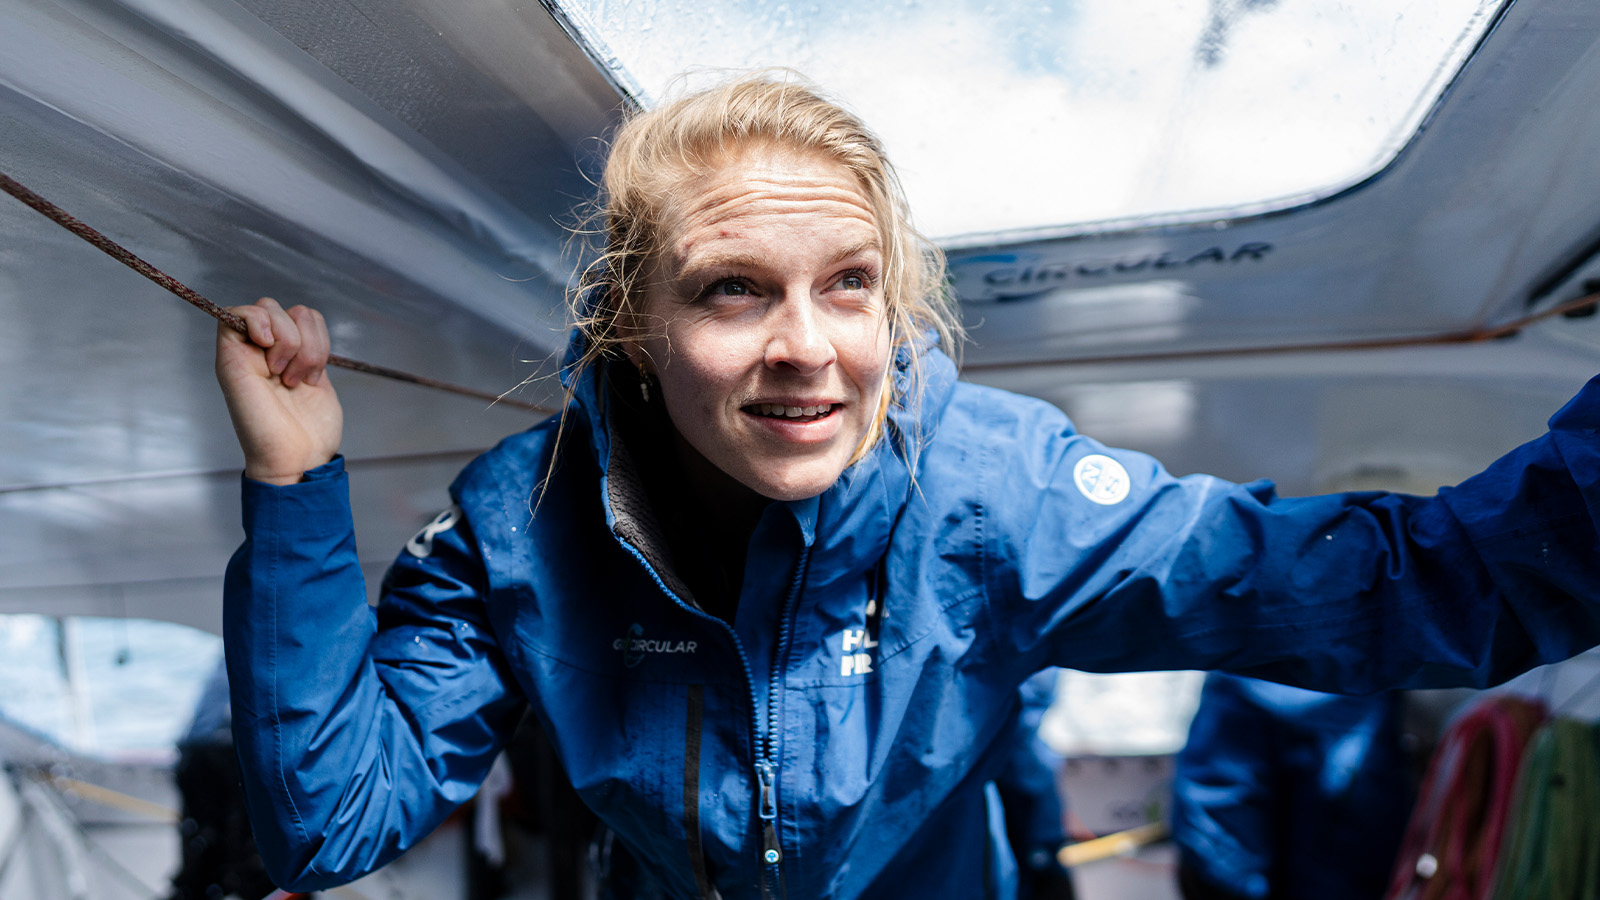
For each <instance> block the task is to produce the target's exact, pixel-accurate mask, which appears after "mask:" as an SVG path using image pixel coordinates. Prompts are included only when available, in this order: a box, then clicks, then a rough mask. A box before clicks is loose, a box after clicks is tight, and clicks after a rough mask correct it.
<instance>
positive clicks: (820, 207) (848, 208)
mask: <svg viewBox="0 0 1600 900" xmlns="http://www.w3.org/2000/svg"><path fill="white" fill-rule="evenodd" d="M674 206H675V210H674V213H675V214H672V215H669V217H668V220H667V223H666V224H667V227H666V230H665V234H664V235H663V237H664V240H663V242H662V249H664V250H665V251H666V255H667V257H668V258H669V259H671V260H672V261H674V262H676V263H678V264H680V265H681V264H683V263H685V262H687V261H688V260H689V259H690V258H692V257H694V256H695V255H697V254H699V253H702V252H709V251H711V250H712V249H713V248H715V247H717V246H720V245H723V244H726V243H728V242H731V241H744V240H748V241H755V242H784V241H788V240H792V239H793V238H794V237H796V235H797V233H800V232H803V233H804V235H803V236H806V237H813V238H816V239H821V240H828V239H830V238H836V239H838V240H848V241H850V242H852V243H855V244H876V243H878V240H879V238H878V220H877V216H876V215H875V214H874V213H873V209H872V204H871V202H870V201H869V200H868V199H867V197H866V195H865V193H864V192H863V191H862V190H861V185H860V182H859V181H858V180H857V179H856V177H855V175H854V174H853V173H851V171H850V170H849V169H847V168H846V167H844V166H843V165H841V164H840V163H838V162H835V161H833V160H830V159H827V158H824V157H820V156H815V155H811V154H802V153H796V152H793V151H784V150H772V149H754V150H747V151H745V152H743V153H742V154H740V155H738V156H735V157H733V158H731V159H730V160H729V161H728V162H726V163H724V164H723V165H721V166H719V167H717V168H716V169H715V170H713V171H712V172H711V173H709V174H707V175H705V176H703V177H701V178H698V179H695V180H693V181H691V182H689V183H688V184H687V185H685V187H684V189H683V190H682V196H681V197H679V198H678V199H677V202H676V203H675V204H674Z"/></svg>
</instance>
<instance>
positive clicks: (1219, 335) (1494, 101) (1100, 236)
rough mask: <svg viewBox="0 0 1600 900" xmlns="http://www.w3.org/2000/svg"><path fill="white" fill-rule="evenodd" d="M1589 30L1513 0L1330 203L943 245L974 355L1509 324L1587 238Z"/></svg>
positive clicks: (1557, 9)
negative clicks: (1369, 173)
mask: <svg viewBox="0 0 1600 900" xmlns="http://www.w3.org/2000/svg"><path fill="white" fill-rule="evenodd" d="M1597 35H1600V9H1597V8H1596V7H1595V6H1594V5H1593V4H1591V3H1586V2H1581V0H1579V2H1572V0H1519V2H1516V3H1513V4H1511V5H1510V6H1509V7H1508V9H1507V11H1506V13H1505V15H1504V17H1503V18H1502V19H1501V21H1500V22H1499V23H1498V25H1497V26H1496V27H1495V28H1494V29H1493V31H1492V32H1491V33H1490V35H1489V36H1488V37H1487V38H1486V39H1485V41H1484V42H1483V44H1482V45H1481V46H1480V48H1479V49H1478V51H1477V53H1476V54H1475V55H1474V56H1473V57H1472V58H1471V59H1470V60H1469V61H1468V63H1467V64H1466V66H1465V68H1464V70H1463V71H1462V72H1461V73H1460V75H1459V76H1458V78H1457V79H1456V81H1455V82H1454V84H1453V85H1452V87H1451V88H1450V89H1449V90H1448V91H1447V92H1446V94H1445V96H1444V97H1443V98H1442V100H1441V101H1440V102H1439V103H1438V105H1437V107H1436V108H1435V109H1434V110H1433V113H1432V115H1431V117H1430V118H1429V120H1428V121H1427V122H1426V124H1425V127H1424V128H1423V129H1422V131H1421V132H1420V133H1419V134H1418V135H1417V136H1416V137H1415V139H1414V140H1413V141H1412V142H1411V144H1410V145H1409V146H1408V147H1406V148H1405V149H1404V150H1403V151H1402V153H1401V154H1400V156H1399V157H1398V158H1397V159H1396V160H1395V161H1394V163H1393V164H1392V165H1390V166H1389V167H1388V168H1386V169H1385V170H1383V171H1382V172H1380V173H1378V174H1377V175H1376V176H1374V177H1373V178H1371V179H1369V180H1368V181H1366V182H1364V183H1361V184H1358V185H1356V186H1354V187H1352V188H1350V189H1348V190H1346V191H1344V192H1342V193H1340V194H1337V195H1335V196H1333V197H1328V198H1312V197H1308V198H1305V200H1306V201H1307V202H1306V203H1304V204H1302V205H1299V206H1294V205H1292V204H1291V205H1289V206H1287V207H1286V208H1275V209H1262V210H1258V211H1255V212H1254V213H1250V212H1249V211H1246V212H1245V214H1240V213H1239V212H1232V213H1227V214H1221V213H1219V214H1218V215H1217V216H1216V217H1215V218H1214V219H1212V220H1209V221H1200V222H1193V221H1191V222H1188V223H1174V222H1165V223H1164V222H1124V223H1109V224H1107V225H1103V226H1095V227H1083V228H1075V229H1072V230H1071V231H1069V232H1065V233H1062V234H1060V235H1047V234H1041V235H1035V236H1033V237H1032V238H1029V237H1028V236H1026V235H1007V236H1005V238H1004V239H997V240H988V241H985V240H976V241H969V242H965V243H964V244H963V245H962V246H958V247H953V248H952V249H951V252H950V260H951V268H952V271H953V274H954V282H953V286H954V289H955V291H956V293H957V294H958V295H959V296H960V298H961V299H962V301H963V303H964V307H963V308H964V311H965V313H966V317H967V320H968V322H969V324H970V325H971V330H972V337H973V339H974V344H973V346H972V347H971V348H970V350H969V352H968V357H967V358H968V360H969V361H970V362H972V363H974V364H976V365H978V366H982V365H984V364H987V363H991V362H1015V361H1018V360H1039V361H1045V360H1061V359H1073V358H1081V357H1100V356H1118V355H1132V354H1138V353H1140V352H1145V351H1148V350H1150V349H1151V348H1160V350H1161V351H1162V352H1181V351H1184V350H1200V349H1218V348H1237V347H1254V346H1261V345H1283V344H1297V343H1307V342H1322V341H1350V340H1361V339H1372V338H1382V337H1393V336H1405V335H1421V334H1431V333H1437V332H1444V331H1452V330H1457V329H1462V328H1466V327H1470V326H1473V325H1477V324H1481V323H1483V322H1491V321H1500V320H1505V319H1507V318H1510V317H1513V316H1516V315H1520V314H1521V313H1522V312H1523V311H1524V308H1525V304H1526V303H1527V302H1528V300H1529V295H1530V292H1531V291H1532V290H1533V288H1534V287H1536V286H1537V285H1539V284H1540V283H1541V281H1543V280H1544V279H1546V278H1548V277H1549V276H1550V275H1551V274H1552V273H1553V272H1556V271H1558V270H1559V269H1560V268H1561V267H1562V266H1564V265H1566V264H1567V263H1568V262H1570V261H1571V260H1572V258H1573V256H1574V255H1575V254H1578V253H1580V252H1582V251H1583V250H1584V249H1585V248H1586V247H1589V246H1590V245H1591V243H1592V241H1593V240H1594V239H1595V236H1596V235H1597V234H1600V194H1597V193H1596V192H1595V191H1594V190H1593V189H1592V186H1593V185H1594V184H1596V183H1600V116H1597V115H1595V113H1594V91H1593V85H1594V84H1595V83H1597V81H1600V37H1597ZM1069 377H1071V376H1069Z"/></svg>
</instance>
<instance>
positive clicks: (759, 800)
mask: <svg viewBox="0 0 1600 900" xmlns="http://www.w3.org/2000/svg"><path fill="white" fill-rule="evenodd" d="M617 543H619V544H621V545H622V546H623V547H624V548H626V549H627V551H628V553H629V554H630V555H631V556H633V557H634V558H635V559H637V560H638V561H639V563H640V564H641V565H643V566H644V570H645V571H646V572H648V573H650V578H651V580H652V581H654V582H655V583H656V587H658V588H660V589H661V592H662V593H663V594H666V595H667V597H669V598H670V599H671V600H672V601H673V602H674V603H676V604H678V606H680V607H682V608H683V609H684V610H686V611H688V612H689V613H691V614H693V615H697V616H699V617H701V618H703V619H706V620H708V621H711V622H715V623H716V624H718V625H720V626H722V627H723V628H724V629H726V630H727V632H728V636H729V637H731V638H733V648H734V649H735V650H737V651H739V664H740V665H741V666H742V667H743V668H744V677H745V683H746V684H748V685H750V723H751V727H752V729H753V731H754V735H753V737H754V738H755V750H756V753H757V758H756V767H755V768H756V814H757V816H758V817H759V818H760V820H761V841H760V850H759V851H758V855H757V857H758V865H759V871H760V872H761V895H762V896H763V897H769V896H771V887H770V886H769V885H772V884H776V885H779V886H780V892H781V885H782V883H783V873H782V871H781V869H780V868H779V867H780V866H781V865H782V863H783V847H782V846H781V845H780V844H779V842H778V827H777V821H778V767H777V765H776V764H775V763H774V762H773V760H772V751H773V735H774V734H775V733H776V732H777V728H778V709H777V707H778V697H779V693H780V688H781V687H782V680H783V668H782V664H783V659H784V657H786V656H787V655H788V653H789V639H790V632H791V631H792V627H791V625H790V620H791V619H792V618H793V612H794V603H795V600H796V599H797V598H798V597H799V595H800V585H801V583H802V582H803V581H804V580H805V575H806V566H807V563H808V562H809V561H810V559H811V548H810V547H809V546H802V547H801V548H800V561H799V563H798V564H797V565H796V566H795V571H794V581H793V582H791V583H790V585H789V593H788V596H786V597H784V599H783V609H782V610H781V612H780V616H779V619H778V646H777V648H776V649H775V650H774V651H773V654H772V669H771V671H770V673H769V674H768V676H767V728H766V732H765V734H763V730H762V728H761V719H760V717H759V716H758V715H757V714H756V710H758V709H759V708H760V703H759V698H758V697H757V696H756V679H755V669H754V667H752V666H751V665H750V655H749V654H748V653H746V652H745V649H744V642H743V641H740V640H739V634H738V632H736V631H734V630H733V626H732V625H731V624H729V623H727V622H724V621H723V620H721V619H719V618H717V617H716V616H713V615H711V614H710V613H708V612H706V611H705V610H703V609H700V608H699V607H697V606H694V605H692V604H690V603H687V602H685V601H684V599H683V598H682V597H679V596H678V595H677V593H675V592H674V591H673V590H672V588H669V587H667V583H666V582H665V581H664V580H662V578H661V574H660V573H659V572H657V571H656V570H655V567H654V566H652V565H651V564H650V561H649V560H648V559H646V558H645V555H644V554H643V553H642V552H640V551H639V548H637V547H635V546H633V545H632V544H630V543H629V542H627V541H625V540H622V539H621V538H618V539H617Z"/></svg>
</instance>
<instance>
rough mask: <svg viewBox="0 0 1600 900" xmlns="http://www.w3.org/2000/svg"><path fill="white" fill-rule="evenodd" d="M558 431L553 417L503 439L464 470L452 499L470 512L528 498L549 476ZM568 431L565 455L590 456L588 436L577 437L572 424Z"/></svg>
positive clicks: (564, 438) (454, 484)
mask: <svg viewBox="0 0 1600 900" xmlns="http://www.w3.org/2000/svg"><path fill="white" fill-rule="evenodd" d="M558 429H559V420H558V417H551V418H549V419H546V420H545V421H543V422H541V423H539V424H538V425H535V426H533V427H532V428H530V429H528V430H527V431H521V432H518V433H516V434H513V435H510V436H508V437H506V438H503V439H502V440H501V441H500V443H498V444H496V445H495V446H494V447H493V448H492V449H490V450H487V451H485V452H484V453H482V454H480V455H478V456H477V457H476V458H475V459H473V460H472V462H470V463H468V464H467V465H466V467H465V468H463V469H462V470H461V473H460V474H459V475H457V476H456V478H455V481H454V482H452V483H451V485H450V494H451V496H452V497H454V498H455V501H456V502H457V503H458V504H460V505H461V506H463V507H465V508H469V509H470V508H472V507H476V506H481V505H483V504H484V503H489V502H495V498H497V497H500V496H504V495H506V494H511V495H513V496H526V495H527V494H528V493H529V492H530V491H532V490H533V489H534V487H535V486H537V485H538V484H539V482H540V481H541V480H543V479H544V478H545V476H546V475H547V474H548V472H549V469H550V456H551V453H552V452H553V451H554V450H555V449H556V439H557V431H558ZM567 430H568V433H567V434H564V435H562V436H561V438H560V443H561V452H562V453H571V452H586V450H585V449H584V448H585V447H586V446H587V443H586V442H587V438H586V436H585V435H583V434H579V433H576V431H577V429H574V428H573V427H572V423H570V422H569V423H568V429H567Z"/></svg>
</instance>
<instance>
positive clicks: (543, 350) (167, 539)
mask: <svg viewBox="0 0 1600 900" xmlns="http://www.w3.org/2000/svg"><path fill="white" fill-rule="evenodd" d="M335 6H338V7H340V9H341V10H342V11H340V10H335V9H334V7H335ZM356 12H357V11H356V10H355V9H354V7H353V6H351V5H349V4H325V5H324V7H322V8H313V7H308V6H305V5H295V4H288V5H285V4H256V5H254V6H251V5H248V4H246V5H238V4H234V3H231V2H204V3H200V2H187V0H129V2H126V3H120V2H112V0H100V2H96V0H59V2H48V0H47V2H22V0H6V2H0V135H3V138H0V172H4V173H5V174H7V175H10V176H11V177H13V178H15V179H16V180H17V181H19V182H21V183H22V184H23V185H25V186H27V187H29V188H31V189H32V190H34V191H36V192H38V193H39V194H41V195H43V196H45V197H46V198H47V199H49V200H51V201H53V202H55V203H57V204H58V205H60V206H62V207H63V208H65V209H66V210H67V211H68V212H70V213H71V214H73V215H75V216H77V217H78V218H80V219H82V220H83V221H85V222H87V223H89V224H90V225H92V226H94V227H96V228H98V229H100V230H102V231H103V232H104V233H106V234H107V235H108V236H110V237H111V238H112V239H113V240H117V241H119V242H121V243H123V244H124V245H125V246H127V247H128V248H129V249H131V250H132V251H134V252H135V253H137V254H139V255H141V256H142V257H143V258H145V259H147V260H148V261H149V262H151V263H152V264H154V265H155V266H157V267H158V268H160V269H162V270H164V271H167V272H169V273H170V274H172V275H173V276H175V277H176V278H178V279H179V280H180V281H183V282H184V283H186V284H188V285H189V286H191V287H193V288H195V289H196V290H198V291H199V292H200V293H202V294H203V295H206V296H208V297H210V298H211V299H213V300H215V301H217V302H219V303H222V304H225V305H226V304H234V303H246V302H250V301H252V300H254V298H256V297H258V296H262V295H271V296H274V297H277V298H279V299H281V300H282V301H283V302H285V304H288V303H291V302H304V303H307V304H310V305H314V306H316V307H318V308H320V309H322V310H324V312H325V313H326V314H327V316H328V318H329V321H330V323H331V331H332V335H333V339H334V345H335V346H334V350H335V352H337V353H341V354H343V355H346V356H350V357H354V358H357V359H361V360H365V361H369V362H374V363H378V364H381V365H386V366H390V367H393V368H399V369H402V370H407V371H411V372H414V373H417V374H419V375H424V376H427V377H431V378H435V379H441V380H445V381H450V382H454V383H458V384H463V385H466V386H468V387H472V388H476V389H479V390H484V391H489V392H492V393H499V392H502V391H514V392H515V396H517V397H518V398H520V399H523V400H527V401H530V402H534V403H542V404H545V405H548V406H555V405H556V401H557V398H558V397H559V386H558V385H556V383H555V380H554V378H553V377H549V376H550V374H551V373H552V372H553V370H554V364H555V361H556V359H557V357H558V355H559V353H560V351H561V349H562V348H563V346H564V341H565V336H564V327H563V324H562V323H563V321H564V314H563V292H564V288H565V284H566V280H567V277H568V272H569V271H570V269H571V267H572V264H573V259H572V258H571V257H570V256H568V255H566V254H567V252H568V251H567V250H566V248H565V241H566V237H565V231H564V226H565V225H566V224H570V221H571V215H572V213H571V208H572V205H573V202H574V199H575V198H577V197H580V196H583V195H585V194H587V193H588V192H589V181H588V177H589V176H588V175H587V174H586V173H585V171H584V165H585V162H584V160H585V154H589V155H592V154H593V152H594V144H593V140H594V137H593V136H594V135H596V134H598V133H600V132H601V131H603V130H604V128H605V126H606V124H607V123H609V122H610V121H612V120H614V117H615V116H616V114H617V110H618V107H619V103H620V102H621V98H620V95H619V94H618V93H617V91H616V89H615V88H614V87H613V86H612V85H611V84H610V83H609V82H608V81H607V80H606V79H605V78H604V77H603V76H602V75H600V73H599V72H597V71H596V70H595V69H594V67H593V66H592V65H591V64H590V63H589V62H588V60H587V59H586V58H585V57H584V56H583V54H582V52H581V51H580V50H579V49H578V48H576V47H575V46H573V45H572V44H571V43H570V41H568V40H567V38H566V37H565V35H564V33H563V32H562V31H561V29H560V27H559V25H557V24H556V23H555V22H554V21H553V20H552V19H551V18H550V17H549V14H548V13H547V12H545V11H544V9H543V8H542V7H540V6H538V5H537V4H532V5H526V6H524V5H514V4H487V5H475V6H474V7H473V9H472V10H470V11H469V12H464V13H461V14H459V15H445V14H444V12H443V11H442V9H441V8H440V7H439V6H438V5H437V4H430V3H427V2H419V3H416V4H382V5H381V8H380V7H379V6H375V7H374V8H372V9H366V10H361V11H359V12H361V13H362V14H356ZM487 35H493V36H494V37H493V39H490V38H489V37H487ZM380 48H381V49H380ZM0 258H3V260H4V265H3V266H0V310H3V311H4V314H5V316H6V319H7V322H8V323H9V327H8V328H6V329H3V330H0V375H3V377H4V378H5V380H6V382H7V385H8V388H7V390H6V391H5V392H4V393H3V394H0V411H3V414H4V416H5V420H6V421H7V422H8V423H9V424H8V427H7V428H6V429H5V430H4V431H3V432H0V533H3V534H5V535H6V537H7V539H6V541H5V542H4V546H3V548H0V611H37V610H45V611H50V612H57V613H59V614H89V615H130V616H143V617H152V618H164V619H171V620H175V621H180V622H185V623H188V624H195V625H199V626H201V627H205V628H208V629H212V630H215V629H216V628H217V627H218V626H219V624H220V609H219V604H218V597H219V596H220V593H219V590H220V575H221V566H222V563H223V562H224V561H225V560H226V558H227V555H228V553H229V552H231V551H230V548H231V546H233V545H235V544H236V543H237V541H238V539H239V535H240V532H239V528H238V524H237V523H238V511H237V505H238V500H237V493H238V491H237V481H236V479H237V472H238V467H239V465H240V457H239V452H238V449H237V446H236V444H235V443H234V441H233V438H232V436H231V429H230V428H229V427H228V423H227V417H226V411H225V409H224V407H223V405H222V403H221V400H220V397H219V396H218V392H217V390H216V387H215V385H214V383H213V379H212V378H211V376H210V357H211V352H212V351H211V345H212V341H213V338H212V335H213V332H214V323H212V322H211V320H209V319H208V318H206V317H205V316H203V315H201V314H199V313H198V312H197V311H195V310H193V309H190V308H189V307H187V306H186V305H185V304H182V303H180V302H179V301H178V300H177V299H176V298H174V297H172V296H170V295H168V294H167V293H165V292H164V291H162V290H161V289H160V288H158V287H157V286H155V285H153V284H151V283H150V282H148V281H145V280H144V279H142V278H139V277H138V276H137V275H135V274H134V273H132V272H131V271H129V270H127V269H125V268H123V267H121V266H120V265H118V264H117V263H115V262H113V261H112V260H110V259H109V258H107V257H105V256H103V255H102V254H100V253H98V252H97V251H95V250H94V249H92V248H91V247H89V246H88V245H87V244H85V243H83V242H82V241H80V240H79V239H78V238H76V237H74V236H72V235H70V234H69V233H67V232H66V231H64V230H62V229H60V228H58V227H56V226H55V225H54V224H51V223H50V222H49V221H47V220H46V219H44V218H43V217H41V216H39V215H37V214H36V213H34V212H33V211H31V210H29V209H27V208H25V207H23V206H22V205H20V204H18V203H16V202H14V201H12V200H11V199H10V198H0ZM333 377H334V380H335V383H336V384H337V385H338V386H339V389H340V391H341V395H342V399H343V401H344V406H345V411H346V419H347V429H346V441H345V446H344V448H343V450H344V452H345V454H346V455H347V457H349V458H350V460H351V470H352V480H353V483H354V485H355V493H356V496H357V503H358V504H362V505H364V506H369V507H370V508H372V509H374V510H379V511H380V512H379V513H378V514H377V515H363V516H362V517H360V518H361V520H362V524H361V526H360V532H359V533H358V540H359V541H360V543H361V546H362V551H363V559H364V563H365V564H366V565H367V566H368V568H369V569H371V570H373V571H380V570H381V568H382V567H383V566H384V565H385V564H386V563H387V561H388V559H389V558H391V557H392V554H393V552H394V551H395V550H396V549H397V548H398V547H399V546H400V544H402V543H403V542H404V540H405V538H406V537H408V536H410V534H412V533H413V532H414V531H415V530H416V528H417V527H419V526H420V525H421V524H423V523H424V522H426V521H427V519H428V518H430V517H431V516H432V515H433V514H434V513H436V512H437V511H438V510H439V509H440V508H442V507H443V506H444V505H446V503H447V502H448V501H447V497H446V494H445V490H444V488H445V486H446V485H448V483H449V480H450V478H451V476H452V475H453V473H454V472H455V471H456V470H457V469H458V468H459V466H460V465H461V464H462V463H463V462H464V461H465V460H466V459H468V458H470V456H471V455H472V454H473V453H475V452H477V451H481V450H482V449H485V448H487V447H489V446H491V445H492V444H493V443H494V442H495V441H496V440H498V439H499V438H500V437H501V436H503V435H505V434H508V433H511V432H513V431H517V430H520V429H522V428H525V427H528V426H529V425H530V424H532V423H533V422H535V421H537V419H538V418H539V416H537V415H536V414H531V413H528V412H525V411H521V410H513V409H510V408H507V407H491V406H489V405H488V404H487V403H485V402H483V401H479V400H473V399H464V398H460V397H455V396H451V395H447V394H441V393H438V392H433V391H428V390H424V389H420V388H417V387H413V386H409V385H404V384H399V383H395V382H387V381H383V380H380V379H375V378H373V377H371V376H365V375H358V374H351V373H344V372H339V373H336V374H335V375H334V376H333ZM530 378H531V379H534V380H533V381H531V382H530V383H528V384H526V385H524V386H523V387H521V388H520V389H519V387H518V386H519V385H522V384H523V382H524V381H525V380H528V379H530ZM368 554H370V556H369V555H368Z"/></svg>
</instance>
